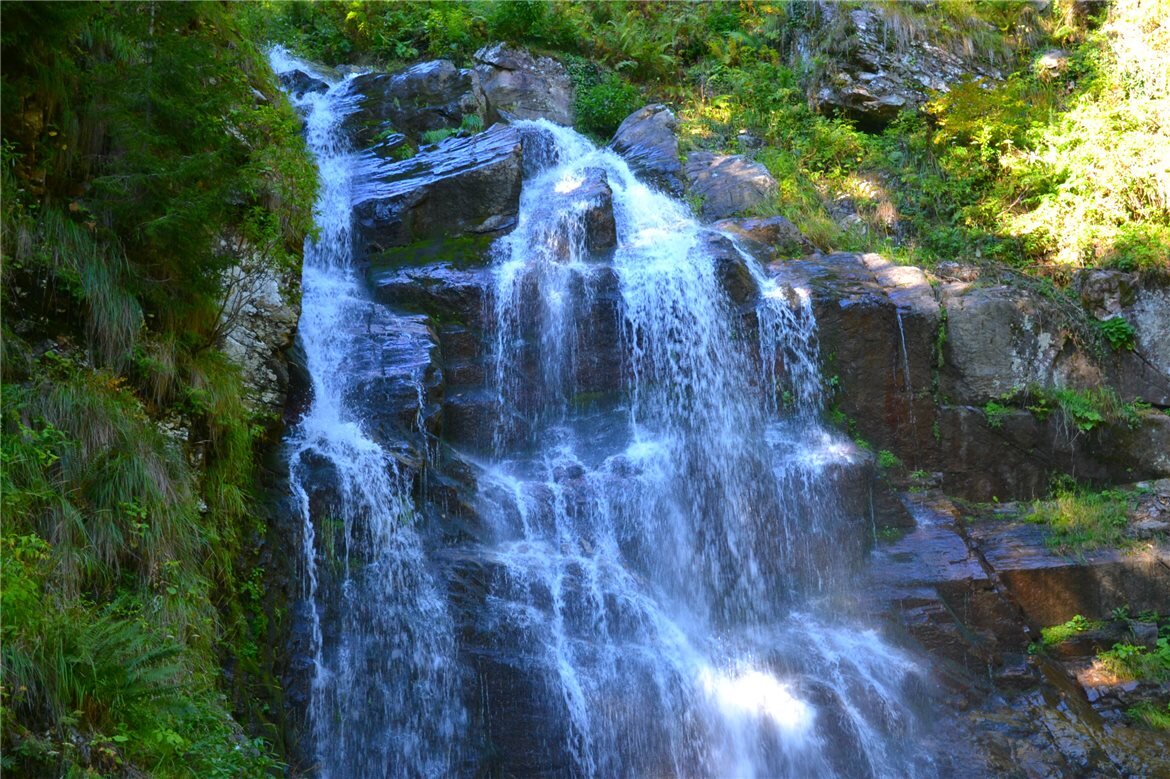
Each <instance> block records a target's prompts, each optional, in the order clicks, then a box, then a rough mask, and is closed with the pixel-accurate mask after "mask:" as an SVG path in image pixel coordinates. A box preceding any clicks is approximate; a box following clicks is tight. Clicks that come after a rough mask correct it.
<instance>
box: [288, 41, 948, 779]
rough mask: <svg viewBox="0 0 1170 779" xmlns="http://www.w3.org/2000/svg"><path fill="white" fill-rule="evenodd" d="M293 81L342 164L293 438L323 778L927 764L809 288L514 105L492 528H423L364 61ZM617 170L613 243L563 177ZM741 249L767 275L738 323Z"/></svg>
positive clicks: (415, 375) (914, 767)
mask: <svg viewBox="0 0 1170 779" xmlns="http://www.w3.org/2000/svg"><path fill="white" fill-rule="evenodd" d="M273 62H274V66H275V67H276V69H277V70H278V71H279V70H282V69H288V68H290V67H292V64H291V63H290V61H289V60H288V59H287V56H286V55H283V54H282V53H280V52H277V53H274V55H273ZM297 67H300V68H301V69H305V67H306V66H305V65H304V64H303V63H297ZM299 103H300V107H301V109H302V110H303V111H304V112H305V113H306V115H307V126H308V136H309V143H310V146H311V148H312V150H313V151H314V153H315V155H316V156H317V160H318V164H319V165H320V168H321V173H322V175H321V178H322V185H323V186H322V194H321V200H320V202H319V205H318V211H319V213H318V220H319V228H320V235H319V237H318V238H317V239H316V241H310V242H309V243H308V245H307V247H306V257H305V270H304V296H303V303H302V305H303V314H302V320H301V330H300V337H301V340H302V342H303V344H304V350H305V353H306V356H307V358H308V366H309V371H310V374H311V376H312V380H313V390H314V396H313V403H312V407H311V409H310V410H309V412H308V413H307V414H306V415H305V417H304V419H302V420H301V421H300V423H299V424H298V425H297V426H296V428H295V429H294V430H293V432H292V433H291V434H290V438H289V449H290V451H289V463H290V478H291V482H292V486H293V491H294V494H295V495H296V496H297V497H298V498H299V505H300V508H301V510H302V515H303V518H304V533H305V541H304V558H305V565H306V575H305V580H306V587H307V598H308V599H309V601H310V602H311V603H312V615H313V617H312V633H313V636H312V643H313V647H314V670H313V678H312V689H311V701H310V703H309V706H308V715H309V721H310V724H311V738H312V740H313V744H311V745H309V747H308V749H307V750H306V751H309V752H311V753H312V755H313V758H314V760H315V761H316V763H317V765H318V769H317V771H318V775H320V776H329V777H367V776H382V775H394V776H426V775H429V776H440V775H448V774H462V773H475V772H486V773H493V772H498V773H501V774H505V775H548V776H604V777H608V776H639V777H641V776H688V777H689V776H711V777H779V776H791V777H819V776H825V777H827V776H874V777H886V776H889V777H905V776H914V775H927V774H930V773H931V772H932V771H931V765H930V764H929V761H926V760H923V759H921V758H920V757H916V756H915V755H914V753H913V752H914V750H913V749H912V748H911V745H910V743H909V742H910V741H911V740H912V739H913V738H914V736H915V732H916V731H915V728H916V725H915V722H916V718H915V715H914V713H913V711H912V709H911V707H910V706H909V705H908V704H907V703H906V701H908V700H910V699H911V698H912V697H913V696H912V695H910V694H909V690H910V688H912V687H913V686H914V685H915V683H916V682H917V681H918V680H919V679H920V672H919V670H918V669H917V668H916V666H915V664H914V663H913V662H912V661H911V660H910V658H909V657H908V656H906V655H905V654H904V653H902V652H901V651H900V650H896V649H894V648H892V647H890V646H887V645H885V644H884V643H883V642H882V641H881V640H880V639H879V638H878V636H877V635H876V633H874V632H873V631H872V630H868V629H864V628H863V627H860V626H858V625H857V624H853V623H851V622H849V621H848V620H847V618H846V617H844V616H842V615H845V614H847V612H848V608H847V607H846V606H845V605H843V604H844V603H845V602H846V601H847V598H841V597H840V596H841V595H842V590H841V588H840V585H841V583H842V581H843V580H844V578H845V574H847V573H848V570H849V565H850V564H851V562H852V560H853V558H854V557H855V555H856V553H857V550H858V549H859V541H860V537H861V535H862V532H863V531H862V528H861V527H860V526H859V523H857V522H856V519H857V518H852V517H850V516H848V515H847V513H846V512H845V511H843V510H842V508H841V506H840V505H839V502H838V500H837V497H836V491H835V488H834V484H833V479H832V475H833V473H834V471H835V469H839V468H841V467H845V466H847V465H848V464H849V456H850V455H849V451H850V447H849V445H848V444H847V443H846V442H842V441H839V440H837V439H836V438H834V436H832V435H830V434H829V433H828V432H826V431H825V430H824V429H823V428H822V427H821V426H820V425H819V423H818V422H817V415H818V412H819V410H820V404H821V398H820V375H819V369H818V355H817V350H816V335H815V323H814V321H813V317H812V310H811V306H810V305H809V302H808V299H807V295H802V293H801V292H800V291H798V290H791V289H786V288H782V287H778V286H777V285H776V284H775V283H773V282H772V281H771V280H770V279H768V278H767V276H766V274H764V272H763V270H762V269H761V268H760V267H759V266H758V264H756V263H755V261H754V260H752V259H751V258H750V257H747V256H746V255H742V253H740V252H739V250H738V249H737V248H736V246H735V244H734V243H733V241H731V240H730V239H729V238H727V237H725V236H720V235H718V234H716V233H713V232H711V231H708V230H705V229H704V228H702V227H701V226H699V225H698V224H697V223H696V222H695V221H694V219H693V217H692V216H691V215H690V213H689V211H688V210H687V209H686V207H685V206H683V205H682V204H680V203H678V202H676V201H673V200H671V199H670V198H669V197H667V196H665V195H662V194H660V193H658V192H656V191H653V190H651V189H649V188H648V187H646V186H644V185H643V184H641V183H640V182H638V181H637V180H636V178H635V177H634V175H633V174H632V173H631V172H630V170H629V168H628V167H627V165H626V164H625V162H624V161H623V160H622V159H621V158H619V157H617V156H616V155H614V154H613V153H611V152H609V151H606V150H600V149H596V148H594V147H593V146H592V145H591V144H590V143H588V142H587V141H586V140H585V139H584V138H582V137H581V136H579V135H577V134H576V133H574V132H573V131H571V130H568V129H565V128H560V127H556V126H554V125H551V124H548V123H546V122H525V123H520V127H521V130H522V132H523V134H524V138H525V154H526V168H527V175H526V179H525V183H524V188H523V192H522V195H521V203H520V210H519V219H518V224H517V226H516V228H515V229H514V230H513V231H512V232H511V233H510V234H509V235H507V236H506V237H504V238H501V239H499V240H498V241H497V242H496V243H495V245H494V246H493V250H492V257H493V265H492V272H493V276H492V278H493V288H492V290H491V295H490V299H491V301H492V302H491V304H490V306H489V311H488V314H489V319H490V320H491V327H490V328H489V329H490V332H489V333H486V334H485V338H486V339H487V340H488V342H489V343H490V351H491V369H490V370H489V371H488V383H489V384H490V390H491V391H492V392H493V393H494V397H495V399H496V404H495V407H496V408H497V409H498V414H497V416H496V419H495V420H494V424H495V434H494V436H493V437H492V447H491V451H490V452H480V453H477V454H476V455H475V457H474V458H473V456H472V455H471V454H470V453H464V459H465V461H467V462H473V461H474V463H475V468H476V471H477V473H476V479H477V483H478V488H477V491H476V498H475V509H476V513H477V516H478V518H479V520H480V522H481V523H482V529H481V531H480V532H478V533H476V534H475V538H474V540H468V539H467V538H462V539H460V540H458V541H456V542H452V543H453V544H455V545H456V546H458V549H455V550H451V549H447V550H445V551H444V550H433V549H429V547H428V546H427V544H426V543H424V539H423V536H422V530H421V529H420V527H419V524H420V523H417V522H415V521H414V518H415V517H416V515H417V514H418V512H417V510H416V508H415V504H414V498H412V495H411V490H410V485H411V481H412V479H411V475H412V470H411V469H417V468H419V467H421V466H420V465H419V464H418V463H417V462H412V461H411V458H410V457H409V456H407V455H404V454H403V453H402V452H399V451H395V447H394V445H393V443H392V442H386V441H382V440H380V439H379V438H378V436H376V435H374V434H373V433H371V431H370V430H369V429H367V428H368V425H367V423H366V419H365V417H364V415H363V412H362V410H361V409H362V408H363V406H362V399H361V394H362V392H363V391H364V388H365V387H366V386H367V385H366V384H363V383H362V382H361V381H360V380H359V377H357V376H355V368H354V366H355V365H360V364H362V361H363V360H364V359H365V357H364V356H363V350H369V349H371V348H383V344H380V343H374V342H373V341H374V340H376V339H375V338H373V336H372V335H371V334H381V335H377V338H380V339H386V338H398V339H400V340H403V344H400V345H399V347H396V349H395V350H394V355H395V356H393V357H392V359H391V365H390V366H389V369H390V370H391V372H394V371H397V372H398V374H399V375H398V380H400V381H401V382H404V383H405V384H407V385H410V386H415V387H418V388H419V389H418V397H419V399H420V400H419V403H420V408H419V416H420V417H421V416H422V413H423V412H422V403H423V402H424V401H423V395H424V393H423V392H422V389H421V381H422V376H421V373H420V371H421V370H422V369H421V367H420V366H422V365H424V364H425V362H426V360H425V358H421V357H420V356H419V354H420V349H423V347H422V346H418V348H412V346H411V344H413V343H414V342H413V341H411V336H410V334H411V333H415V332H417V331H418V329H419V327H418V321H417V318H415V317H408V316H401V315H396V314H393V313H391V312H390V311H389V310H388V309H386V308H384V307H382V306H380V305H378V304H376V303H374V302H372V301H371V300H370V298H369V297H368V295H367V294H366V292H365V291H364V287H363V284H362V282H361V281H360V280H359V278H358V276H357V274H356V272H355V270H354V262H353V259H352V256H351V255H352V247H351V243H350V237H349V229H350V220H351V210H352V206H351V204H352V202H353V200H354V198H355V196H356V195H355V192H354V191H352V190H353V188H354V187H355V186H357V183H355V178H357V177H360V176H362V175H365V174H364V173H362V172H361V171H362V170H364V169H365V168H367V167H368V166H369V165H371V164H372V163H371V162H370V160H369V158H365V157H361V156H358V155H354V154H352V153H351V152H350V151H349V150H348V149H347V148H346V146H345V144H344V142H343V141H342V140H341V138H340V133H339V130H338V123H339V121H340V119H341V118H342V117H343V116H344V114H345V113H346V112H347V110H351V106H352V98H351V97H350V96H349V94H348V86H347V83H346V82H344V81H342V82H335V83H333V84H332V86H331V87H330V89H329V91H328V92H326V93H325V94H322V95H312V94H309V95H306V96H305V97H303V98H302V99H300V101H299ZM599 178H600V179H603V180H604V182H606V184H607V186H608V188H609V190H611V191H612V206H613V215H614V222H615V224H616V232H617V236H616V237H617V240H616V247H615V248H612V249H601V250H598V249H596V248H594V247H591V244H590V240H589V238H590V236H589V229H590V228H589V224H590V222H589V219H590V213H591V208H592V207H593V206H594V205H595V204H594V203H592V202H591V201H589V200H588V199H584V200H582V199H574V193H575V192H576V191H578V190H579V188H581V187H582V186H583V182H586V181H591V182H596V181H598V180H599ZM728 259H730V261H732V262H735V263H740V264H742V265H745V266H746V267H747V268H748V270H749V272H750V274H751V276H752V279H753V282H754V284H755V285H756V286H757V287H758V288H759V290H760V296H759V302H758V304H757V305H755V306H754V307H753V308H752V311H751V312H750V316H748V315H745V312H744V311H741V310H738V309H737V308H736V307H735V306H733V305H732V303H731V301H730V300H729V298H728V295H727V293H726V292H725V291H724V287H723V284H722V282H721V277H720V273H721V271H720V267H721V266H720V263H721V262H723V261H726V260H728ZM611 336H612V337H611ZM411 382H413V385H411ZM418 438H420V439H425V435H423V434H422V433H421V432H420V434H419V436H418ZM416 444H417V442H414V443H411V442H406V441H404V442H402V447H401V449H402V450H403V451H406V450H408V449H410V448H411V446H416ZM476 458H477V459H476ZM322 496H324V497H322ZM850 539H855V540H850ZM438 558H441V560H439V559H438ZM452 561H454V562H452ZM829 615H837V616H836V618H833V617H830V616H829Z"/></svg>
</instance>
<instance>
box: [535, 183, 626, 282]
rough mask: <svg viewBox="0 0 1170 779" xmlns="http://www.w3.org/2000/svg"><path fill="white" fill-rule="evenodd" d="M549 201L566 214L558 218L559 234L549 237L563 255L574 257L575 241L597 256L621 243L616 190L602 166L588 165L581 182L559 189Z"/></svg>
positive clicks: (559, 211)
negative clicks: (615, 202)
mask: <svg viewBox="0 0 1170 779" xmlns="http://www.w3.org/2000/svg"><path fill="white" fill-rule="evenodd" d="M548 205H549V208H551V209H552V210H553V211H555V212H558V213H561V214H564V215H565V217H566V218H564V219H562V220H558V224H557V227H556V232H555V234H554V235H551V236H549V239H548V240H549V243H550V244H551V245H552V246H553V247H554V249H553V251H554V252H555V253H556V254H557V255H558V256H559V257H561V258H563V259H565V260H568V259H569V258H570V256H571V255H572V251H571V248H570V244H572V243H576V244H577V246H579V247H580V249H582V250H584V251H585V252H587V253H588V254H589V255H591V256H592V257H594V258H601V257H602V256H604V255H607V254H609V253H610V252H612V251H613V249H614V247H616V246H617V223H616V222H615V221H614V217H613V190H612V189H610V186H609V179H608V178H607V177H606V175H605V171H604V170H602V169H601V168H588V169H586V170H585V177H584V178H583V179H582V180H581V182H580V183H579V184H577V185H576V186H574V187H572V188H571V189H567V190H566V191H565V192H558V193H557V194H556V197H555V198H554V199H553V200H552V201H551V202H550V203H549V204H548Z"/></svg>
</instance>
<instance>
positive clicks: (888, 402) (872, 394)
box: [768, 254, 942, 470]
mask: <svg viewBox="0 0 1170 779" xmlns="http://www.w3.org/2000/svg"><path fill="white" fill-rule="evenodd" d="M768 270H769V273H771V274H773V275H774V276H775V278H776V280H777V282H778V283H781V284H784V285H787V286H790V287H794V288H802V289H806V290H808V292H809V295H810V297H811V301H812V306H813V312H814V314H815V316H816V320H817V327H818V338H819V341H820V349H821V355H822V362H823V367H822V370H823V372H824V375H825V376H826V377H833V379H834V381H833V383H834V385H835V395H834V398H833V399H834V401H835V402H836V403H837V405H838V406H839V408H840V409H841V411H843V412H844V413H845V414H846V415H848V416H849V418H851V419H853V420H855V422H856V424H857V425H858V430H859V432H860V433H861V435H863V436H864V437H865V438H866V439H867V440H868V441H870V442H871V443H872V444H874V445H875V446H876V447H878V448H880V449H891V450H893V451H894V452H895V453H897V454H898V455H899V456H900V457H902V459H903V461H905V462H906V465H907V467H908V468H910V469H911V470H916V469H921V468H929V467H930V465H931V459H930V455H931V452H932V451H933V450H934V448H935V446H936V442H935V440H934V437H933V427H934V422H935V419H936V415H937V410H936V407H935V403H934V399H933V398H932V397H931V389H932V387H933V377H934V370H935V366H936V352H935V342H936V338H937V335H938V328H939V323H940V316H941V314H940V311H939V307H938V304H937V302H935V300H934V297H933V292H932V290H931V286H930V283H929V282H928V281H927V279H926V277H925V275H924V274H923V273H922V271H921V270H919V269H917V268H911V267H904V266H896V265H893V264H892V263H889V262H887V261H885V260H883V259H882V258H881V257H879V256H878V255H874V254H866V255H859V254H832V255H828V256H823V257H822V256H812V257H806V258H804V259H799V260H788V261H783V262H775V263H772V264H771V265H769V266H768ZM938 470H942V469H941V468H939V469H938Z"/></svg>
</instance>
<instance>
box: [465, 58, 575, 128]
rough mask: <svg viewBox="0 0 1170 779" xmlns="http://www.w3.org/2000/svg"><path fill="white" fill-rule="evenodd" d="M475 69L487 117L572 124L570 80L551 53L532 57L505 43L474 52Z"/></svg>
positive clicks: (571, 88)
mask: <svg viewBox="0 0 1170 779" xmlns="http://www.w3.org/2000/svg"><path fill="white" fill-rule="evenodd" d="M475 62H476V65H475V72H476V73H477V74H478V75H479V82H480V84H481V85H482V87H483V93H484V95H485V96H486V98H487V108H488V116H487V118H488V120H489V121H495V120H496V119H499V118H505V119H507V118H515V119H548V120H549V121H550V122H554V123H556V124H560V125H565V126H570V125H572V124H573V81H572V79H570V78H569V73H568V71H567V70H565V66H564V65H562V64H561V63H559V62H557V61H556V60H554V59H552V58H551V57H534V56H532V54H530V53H528V52H527V51H524V50H523V49H518V48H514V47H512V46H509V45H508V44H506V43H496V44H493V45H491V46H486V47H484V48H482V49H480V50H479V51H477V52H476V53H475Z"/></svg>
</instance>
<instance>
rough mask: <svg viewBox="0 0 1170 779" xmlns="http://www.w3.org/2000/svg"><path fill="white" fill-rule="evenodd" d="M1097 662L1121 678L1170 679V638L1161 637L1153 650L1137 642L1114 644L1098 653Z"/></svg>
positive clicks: (1153, 680) (1160, 680) (1159, 680)
mask: <svg viewBox="0 0 1170 779" xmlns="http://www.w3.org/2000/svg"><path fill="white" fill-rule="evenodd" d="M1097 662H1098V663H1099V664H1100V665H1101V666H1102V667H1103V668H1105V669H1106V670H1108V671H1110V672H1111V673H1113V674H1114V675H1116V676H1117V677H1118V678H1121V679H1127V680H1146V681H1152V682H1166V681H1170V638H1159V639H1158V640H1157V643H1156V644H1155V647H1154V649H1153V650H1150V649H1148V648H1147V647H1144V646H1140V645H1135V644H1114V645H1113V648H1112V649H1108V650H1106V651H1104V652H1100V653H1099V654H1098V655H1097Z"/></svg>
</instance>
